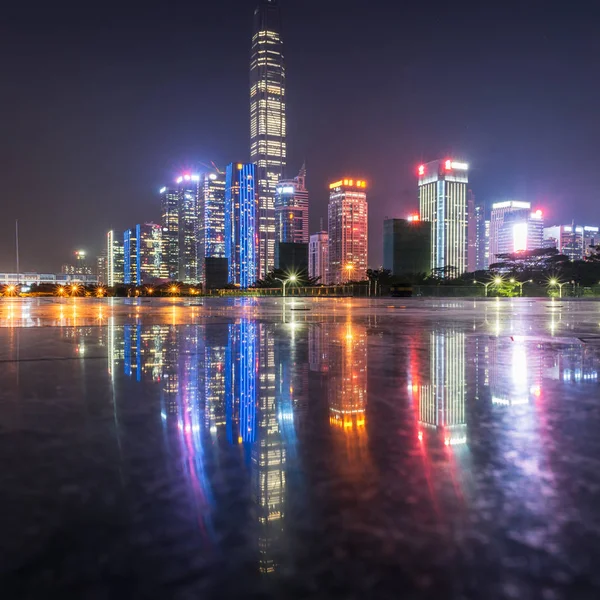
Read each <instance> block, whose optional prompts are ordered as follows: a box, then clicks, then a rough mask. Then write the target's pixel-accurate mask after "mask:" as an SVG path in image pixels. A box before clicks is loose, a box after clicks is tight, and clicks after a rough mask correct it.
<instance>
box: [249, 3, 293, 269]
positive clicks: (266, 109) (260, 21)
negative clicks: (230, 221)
mask: <svg viewBox="0 0 600 600" xmlns="http://www.w3.org/2000/svg"><path fill="white" fill-rule="evenodd" d="M286 154H287V150H286V118H285V67H284V64H283V48H282V41H281V15H280V9H279V6H278V3H277V0H259V4H258V6H257V8H256V10H255V11H254V32H253V35H252V52H251V57H250V160H251V161H252V162H253V163H254V164H255V165H256V177H257V189H256V193H257V195H258V201H259V209H260V211H259V226H258V232H259V269H258V272H257V275H258V276H259V277H260V278H264V277H265V275H266V274H267V273H268V272H269V271H271V270H272V269H273V266H274V264H275V188H276V186H277V183H278V182H279V180H280V179H283V174H284V170H285V164H286Z"/></svg>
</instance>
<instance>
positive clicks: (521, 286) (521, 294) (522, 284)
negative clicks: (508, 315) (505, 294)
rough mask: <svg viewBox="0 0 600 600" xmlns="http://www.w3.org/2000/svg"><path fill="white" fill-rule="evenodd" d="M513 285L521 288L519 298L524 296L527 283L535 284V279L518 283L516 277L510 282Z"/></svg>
mask: <svg viewBox="0 0 600 600" xmlns="http://www.w3.org/2000/svg"><path fill="white" fill-rule="evenodd" d="M510 282H511V283H513V284H515V283H516V284H517V285H518V286H519V296H523V286H524V285H525V284H526V283H533V279H528V280H527V281H523V282H521V281H517V280H516V279H515V278H514V277H513V278H512V279H511V280H510Z"/></svg>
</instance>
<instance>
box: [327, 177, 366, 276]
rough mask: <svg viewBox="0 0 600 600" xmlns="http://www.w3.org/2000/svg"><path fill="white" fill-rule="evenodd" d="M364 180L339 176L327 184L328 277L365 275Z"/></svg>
mask: <svg viewBox="0 0 600 600" xmlns="http://www.w3.org/2000/svg"><path fill="white" fill-rule="evenodd" d="M366 188H367V182H366V181H363V180H359V179H341V180H340V181H336V182H334V183H332V184H330V186H329V207H328V216H329V232H328V233H329V281H330V282H331V283H343V282H346V281H360V280H362V279H365V277H366V272H367V266H368V251H369V217H368V206H367V189H366Z"/></svg>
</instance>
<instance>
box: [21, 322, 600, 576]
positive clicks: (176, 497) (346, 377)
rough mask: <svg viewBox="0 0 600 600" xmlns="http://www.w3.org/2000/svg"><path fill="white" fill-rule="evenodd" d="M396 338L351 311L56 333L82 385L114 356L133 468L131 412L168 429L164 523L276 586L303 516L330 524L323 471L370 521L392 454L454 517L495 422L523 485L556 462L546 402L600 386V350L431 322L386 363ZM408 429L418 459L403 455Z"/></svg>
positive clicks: (121, 422)
mask: <svg viewBox="0 0 600 600" xmlns="http://www.w3.org/2000/svg"><path fill="white" fill-rule="evenodd" d="M385 331H386V330H385V328H382V327H381V325H380V324H375V325H371V324H370V323H369V322H361V321H353V320H352V319H350V318H349V317H348V316H347V315H344V319H342V320H340V319H338V320H332V322H320V323H301V322H296V323H274V322H266V321H258V320H255V319H252V318H239V319H230V320H227V321H226V322H208V323H203V324H187V325H145V324H143V323H141V322H136V323H132V324H127V325H116V324H115V320H114V318H112V317H108V318H107V324H106V325H105V326H103V327H88V326H85V327H82V326H78V327H64V328H61V329H60V330H58V331H57V332H56V335H59V336H60V338H61V339H62V340H63V341H64V342H65V343H66V344H69V346H68V347H69V348H72V353H73V357H74V358H78V359H79V360H78V361H75V362H76V364H77V365H78V368H79V369H81V374H82V376H86V368H87V369H89V366H87V365H88V364H91V363H87V362H86V358H88V357H99V354H101V352H99V350H98V348H102V349H103V350H104V351H105V355H104V357H102V361H103V363H102V364H103V365H105V366H106V370H107V374H106V375H105V377H107V383H109V385H110V402H111V407H110V409H111V411H112V412H113V419H112V422H113V423H114V425H113V426H114V429H115V433H116V436H115V437H116V439H117V441H118V444H119V456H121V459H120V460H122V461H123V462H124V463H127V462H128V461H129V462H135V461H134V458H135V456H134V458H129V459H128V456H129V455H128V453H131V452H132V450H131V447H132V445H134V446H135V444H136V442H137V440H136V436H137V435H140V431H142V432H143V431H144V430H143V429H142V430H140V429H138V428H137V427H138V426H137V425H136V423H135V419H134V420H133V421H132V417H131V415H132V414H133V413H132V411H133V412H135V411H142V416H141V417H138V418H140V419H141V420H142V421H144V423H145V427H147V428H149V429H152V427H155V428H156V431H158V432H159V434H158V437H157V438H156V439H154V438H152V441H151V442H148V441H147V440H146V443H150V444H154V445H156V444H158V446H157V448H156V453H157V454H158V455H160V456H161V457H162V461H163V463H164V465H163V466H164V467H165V468H168V472H169V482H170V485H172V486H174V490H175V491H174V492H173V494H172V495H171V494H170V493H165V498H167V499H166V500H165V501H163V502H162V504H161V510H162V511H163V512H162V515H161V518H165V519H166V518H169V519H172V520H173V521H174V522H177V521H179V520H181V521H183V522H184V523H185V525H186V526H187V527H188V528H189V530H190V535H191V536H194V537H193V539H194V540H198V541H197V542H194V543H195V544H196V545H199V547H201V548H202V549H203V550H202V551H203V552H204V551H205V552H206V553H207V556H208V555H211V554H210V553H216V554H217V555H218V553H219V552H222V551H223V548H221V545H222V544H223V539H225V538H226V537H227V535H229V536H231V535H234V534H235V536H240V537H239V539H240V542H239V543H240V544H246V545H245V546H244V548H245V549H246V551H247V552H248V554H249V555H250V556H251V557H252V559H251V562H252V565H253V567H254V568H255V570H256V573H257V574H265V575H268V576H269V577H276V576H280V575H281V574H282V573H286V572H288V569H290V568H293V565H294V561H295V560H296V558H295V550H294V548H295V546H294V544H295V542H296V537H295V536H297V535H300V534H299V533H298V529H297V521H296V520H297V519H298V515H302V514H304V513H305V512H306V511H307V510H309V508H310V510H312V511H316V512H318V508H315V507H314V506H312V507H307V506H306V503H307V502H309V500H308V499H307V497H310V494H309V493H308V491H307V489H305V486H306V485H307V482H308V483H309V484H310V482H311V476H312V477H313V478H314V477H315V473H318V475H317V476H316V477H317V480H319V477H324V478H325V479H324V482H325V483H326V484H327V485H337V486H340V487H341V488H342V489H343V493H342V494H341V495H340V496H339V497H338V498H339V499H341V498H345V499H346V500H347V501H348V502H350V507H349V508H348V511H349V512H347V513H345V514H346V517H345V518H348V519H349V518H350V515H352V518H356V519H358V518H360V516H361V514H362V513H361V511H363V510H367V506H368V504H369V502H370V496H368V495H365V496H360V494H361V490H362V488H363V486H365V485H374V484H375V483H374V482H377V478H378V477H383V476H386V474H387V473H386V468H388V466H387V464H386V462H385V460H381V457H382V456H389V457H390V458H393V460H394V461H396V463H397V465H394V464H393V463H391V464H392V466H394V467H395V466H398V468H399V472H402V473H403V477H408V478H409V480H410V478H411V477H416V478H417V479H419V478H421V479H422V478H424V482H425V485H424V486H423V490H422V491H419V490H417V491H414V490H413V495H414V497H415V498H419V499H422V498H421V494H428V497H429V498H431V499H432V502H430V503H427V502H426V503H425V504H424V508H422V509H421V510H424V511H427V510H429V508H428V507H433V508H431V510H436V511H438V512H436V515H437V516H436V518H438V519H442V516H440V515H443V514H444V513H443V508H444V506H446V507H450V508H451V509H452V510H454V509H456V510H461V508H462V507H467V506H468V505H469V502H470V501H471V500H473V493H474V492H473V490H474V486H475V483H474V481H473V477H472V471H473V469H474V468H476V465H477V460H476V453H477V449H476V448H472V447H471V446H472V440H473V439H474V438H475V439H476V440H477V439H478V440H479V441H481V439H482V434H481V431H480V429H481V427H482V425H481V424H482V422H485V423H486V425H485V427H487V428H491V429H490V430H489V431H487V430H486V436H485V437H484V438H483V439H484V440H485V443H486V444H490V447H491V450H490V451H491V452H493V451H496V449H498V451H500V450H499V449H502V451H508V450H507V448H510V445H511V444H518V443H521V441H520V440H526V444H525V446H526V448H527V451H528V453H529V455H530V462H526V461H525V462H524V461H521V462H516V463H515V464H514V465H513V466H512V467H511V468H512V471H511V474H512V476H513V477H515V478H516V477H526V476H527V474H528V470H527V469H531V468H533V467H532V465H535V468H536V469H537V470H538V471H539V470H541V469H542V468H543V466H544V460H545V458H544V457H545V456H547V448H545V447H544V445H545V444H548V443H549V442H548V439H550V438H548V437H544V436H546V434H547V431H546V429H545V428H546V427H547V421H546V420H547V415H546V403H547V402H548V401H549V399H551V398H556V397H557V394H559V393H564V392H565V391H568V390H573V389H575V388H577V389H582V390H586V391H587V390H589V391H590V392H592V391H593V390H595V389H597V388H596V387H592V386H597V380H598V368H599V366H598V365H599V356H598V349H597V348H595V347H593V346H592V345H585V344H583V343H580V342H577V341H573V340H568V341H563V342H562V343H560V344H556V343H554V342H551V341H548V340H536V339H531V338H526V337H520V336H518V335H516V336H512V337H508V336H504V337H495V336H490V335H487V334H486V335H479V334H477V333H475V334H474V333H472V330H471V329H470V328H467V327H465V328H461V327H460V326H458V325H448V324H445V325H437V324H434V325H433V326H432V327H431V328H430V329H429V330H419V331H417V332H416V333H411V334H410V335H405V334H404V332H401V333H400V336H402V337H401V338H400V340H401V343H399V344H397V347H398V348H399V350H398V353H397V354H395V355H394V356H395V357H396V358H395V361H394V362H393V363H392V361H391V359H390V361H389V364H387V362H384V364H382V363H381V361H379V362H378V361H377V360H375V358H374V357H377V356H378V355H377V352H378V351H380V350H381V348H382V347H386V348H387V346H385V344H387V343H388V340H386V338H385V333H382V332H385ZM389 390H394V397H390V396H389ZM386 394H388V395H386ZM553 394H554V395H553ZM15 414H16V412H15ZM482 419H483V421H482ZM485 419H487V421H486V420H485ZM388 421H389V422H390V424H391V423H392V422H393V423H395V425H394V428H391V429H390V428H389V425H388ZM386 427H388V429H386ZM494 427H500V429H494ZM396 428H397V429H396ZM399 432H401V433H399ZM403 433H406V434H407V435H408V436H409V439H410V440H412V443H414V445H415V448H420V452H413V450H414V449H412V450H410V449H409V451H408V452H407V451H406V448H405V447H403V446H402V444H403V443H404V442H403V440H405V439H406V437H404V438H403V437H402V434H403ZM141 435H142V436H143V435H144V434H143V433H142V434H141ZM161 436H162V437H161ZM156 440H158V442H157V441H156ZM382 445H383V446H382ZM440 449H441V450H442V451H440ZM388 451H389V452H388ZM411 461H413V462H411ZM399 465H401V466H402V468H400V466H399ZM150 468H151V469H154V468H157V469H158V468H159V466H157V465H154V464H153V465H151V466H150ZM414 469H416V470H417V471H416V473H415V471H414ZM538 471H535V472H534V475H533V480H531V477H530V481H529V483H530V485H531V486H532V487H531V489H533V490H536V489H537V488H536V485H538V481H537V480H536V479H535V473H537V472H538ZM311 474H312V475H311ZM529 475H530V476H531V474H530V473H529ZM123 479H124V480H126V477H125V476H124V478H123ZM523 481H525V479H523ZM332 482H333V483H332ZM502 484H503V481H502V480H498V481H497V485H499V486H500V485H502ZM408 485H410V481H409V484H408ZM540 485H541V484H540ZM223 489H225V490H227V492H226V493H224V492H223ZM448 490H452V493H453V494H454V496H453V498H452V499H450V492H449V491H448ZM359 496H360V501H359V500H356V501H354V499H355V498H357V497H359ZM512 497H513V496H511V498H512ZM340 501H341V500H340ZM514 501H518V496H514ZM292 515H293V516H292ZM445 518H448V517H447V516H446V517H445ZM165 526H168V523H165ZM230 528H231V529H230ZM224 532H225V533H224ZM236 539H238V538H236ZM246 540H247V541H246Z"/></svg>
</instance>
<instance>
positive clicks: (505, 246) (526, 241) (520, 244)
mask: <svg viewBox="0 0 600 600" xmlns="http://www.w3.org/2000/svg"><path fill="white" fill-rule="evenodd" d="M499 204H500V205H502V206H500V207H499V208H498V205H499ZM504 204H506V203H505V202H500V203H497V204H493V205H492V220H493V222H494V229H495V231H496V238H495V239H494V240H493V244H494V248H495V253H496V257H497V256H499V255H501V254H510V253H512V252H523V251H526V250H536V249H537V248H542V247H543V239H544V220H543V216H542V211H541V210H536V211H535V212H532V211H531V210H530V209H529V208H517V209H513V210H508V211H505V212H504V213H503V214H502V216H501V218H499V217H498V216H497V215H496V213H495V211H497V210H500V211H503V210H505V207H504ZM523 204H529V203H528V202H527V203H523ZM491 245H492V238H490V246H491ZM490 261H491V263H492V264H494V262H497V258H496V260H493V259H492V258H490Z"/></svg>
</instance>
